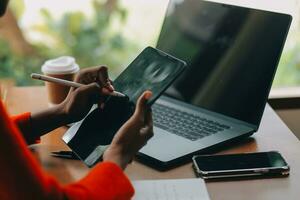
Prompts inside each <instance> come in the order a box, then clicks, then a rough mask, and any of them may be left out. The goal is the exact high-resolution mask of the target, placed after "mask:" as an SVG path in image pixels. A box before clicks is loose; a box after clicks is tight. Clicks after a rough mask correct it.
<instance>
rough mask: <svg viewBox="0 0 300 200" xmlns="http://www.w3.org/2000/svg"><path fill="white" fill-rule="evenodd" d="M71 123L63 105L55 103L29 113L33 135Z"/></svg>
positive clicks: (40, 134) (39, 134)
mask: <svg viewBox="0 0 300 200" xmlns="http://www.w3.org/2000/svg"><path fill="white" fill-rule="evenodd" d="M68 123H71V120H70V119H69V118H68V116H67V114H65V112H64V109H63V106H62V105H57V106H54V107H51V108H48V109H45V110H43V111H40V112H36V113H32V114H31V126H32V130H33V133H32V134H35V136H37V137H39V136H42V135H44V134H46V133H48V132H50V131H52V130H54V129H56V128H59V127H61V126H64V125H66V124H68Z"/></svg>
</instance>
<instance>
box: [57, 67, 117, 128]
mask: <svg viewBox="0 0 300 200" xmlns="http://www.w3.org/2000/svg"><path fill="white" fill-rule="evenodd" d="M75 82H78V83H82V84H85V86H82V87H80V88H77V89H74V88H71V90H70V92H69V94H68V96H67V98H66V99H65V100H64V102H62V103H61V105H59V107H60V108H61V110H62V112H63V113H64V114H65V116H66V118H67V122H68V123H71V122H76V121H79V120H81V119H82V118H83V117H84V116H86V114H87V113H88V112H89V111H90V109H91V107H92V106H93V104H99V105H102V104H103V101H104V99H105V96H107V95H109V94H110V93H111V92H113V91H114V88H113V86H112V84H111V83H112V82H111V80H110V79H109V78H108V73H107V67H104V66H101V67H90V68H86V69H83V70H81V71H80V72H79V74H78V75H77V76H76V77H75Z"/></svg>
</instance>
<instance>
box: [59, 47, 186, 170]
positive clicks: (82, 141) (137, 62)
mask: <svg viewBox="0 0 300 200" xmlns="http://www.w3.org/2000/svg"><path fill="white" fill-rule="evenodd" d="M185 67H186V63H185V62H184V61H182V60H179V59H177V58H175V57H173V56H171V55H168V54H166V53H164V52H162V51H160V50H158V49H155V48H152V47H147V48H145V49H144V50H143V51H142V52H141V53H140V54H139V55H138V56H137V57H136V58H135V59H134V60H133V62H132V63H131V64H129V66H128V67H127V68H126V69H125V70H124V71H123V72H122V73H121V74H120V75H119V76H118V77H117V79H116V80H114V81H113V85H114V88H115V89H116V91H119V92H122V93H123V94H125V95H126V96H127V98H122V97H113V96H110V97H109V98H108V99H107V100H106V102H105V107H104V109H101V108H96V109H94V110H93V111H92V112H90V113H89V114H88V115H87V116H86V117H85V119H84V120H82V121H80V122H78V123H76V124H75V125H73V126H72V127H71V128H70V129H69V130H68V131H67V132H66V133H65V135H64V136H63V140H64V142H65V143H66V144H67V145H68V146H69V147H70V148H71V149H72V151H73V152H74V153H75V154H76V155H77V156H78V157H79V158H80V159H81V160H83V161H84V162H85V164H86V165H88V166H89V167H91V166H93V165H94V164H96V163H97V162H98V161H99V160H100V159H101V156H102V154H103V152H104V150H105V149H106V148H107V146H108V145H109V144H110V143H111V141H112V139H113V137H114V135H115V134H116V132H117V131H118V130H119V128H120V127H121V126H122V125H123V124H124V123H125V122H126V121H127V120H128V119H129V118H130V117H131V115H132V114H133V112H134V109H135V105H136V102H137V99H138V98H139V96H140V95H141V94H142V93H143V92H144V91H145V90H151V91H152V94H153V95H152V97H151V99H149V100H148V102H147V103H148V105H149V106H151V105H152V104H153V103H154V101H155V100H156V99H157V98H158V97H159V96H160V95H161V94H162V93H163V92H164V91H165V90H166V89H167V88H168V87H169V86H170V85H171V84H172V82H173V81H174V80H175V79H176V78H177V77H178V76H179V75H180V74H181V73H182V72H183V70H184V69H185Z"/></svg>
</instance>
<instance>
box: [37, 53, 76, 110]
mask: <svg viewBox="0 0 300 200" xmlns="http://www.w3.org/2000/svg"><path fill="white" fill-rule="evenodd" d="M78 71H79V66H78V64H77V63H76V61H75V58H73V57H70V56H62V57H59V58H55V59H52V60H47V61H46V62H45V63H44V65H43V66H42V72H43V73H44V74H45V75H47V76H51V77H54V78H60V79H64V80H69V81H73V79H74V77H75V75H76V73H77V72H78ZM45 84H46V88H47V93H48V99H49V104H50V105H53V104H59V103H61V102H63V101H64V100H65V98H66V97H67V95H68V93H69V90H70V87H68V86H65V85H60V84H57V83H51V82H45Z"/></svg>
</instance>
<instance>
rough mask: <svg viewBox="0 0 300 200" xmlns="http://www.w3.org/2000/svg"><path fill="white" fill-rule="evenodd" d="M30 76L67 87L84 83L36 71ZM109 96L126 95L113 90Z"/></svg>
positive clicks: (76, 86)
mask: <svg viewBox="0 0 300 200" xmlns="http://www.w3.org/2000/svg"><path fill="white" fill-rule="evenodd" d="M31 78H33V79H37V80H42V81H48V82H52V83H57V84H61V85H65V86H69V87H74V88H79V87H81V86H83V85H84V84H81V83H76V82H72V81H67V80H64V79H59V78H54V77H50V76H45V75H41V74H36V73H32V74H31ZM111 96H116V97H126V95H124V94H123V93H121V92H117V91H113V92H112V93H111Z"/></svg>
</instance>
